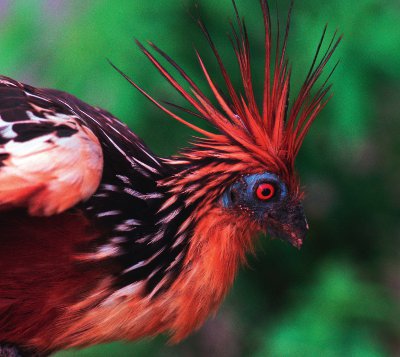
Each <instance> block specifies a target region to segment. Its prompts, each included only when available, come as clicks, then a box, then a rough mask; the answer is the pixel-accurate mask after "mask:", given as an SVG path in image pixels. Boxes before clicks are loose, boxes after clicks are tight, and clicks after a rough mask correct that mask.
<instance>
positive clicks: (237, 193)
mask: <svg viewBox="0 0 400 357" xmlns="http://www.w3.org/2000/svg"><path fill="white" fill-rule="evenodd" d="M265 182H266V183H272V184H273V185H274V186H275V187H276V192H275V195H274V197H272V198H271V199H270V200H267V201H262V200H260V199H258V198H257V196H256V195H255V191H256V189H257V187H258V186H259V185H260V184H262V183H265ZM287 195H288V190H287V187H286V185H285V184H284V183H283V182H282V181H281V180H280V178H279V177H278V176H277V175H275V174H273V173H269V172H264V173H259V174H252V175H245V176H242V177H241V178H240V179H238V181H236V182H235V183H234V184H232V186H231V187H229V188H228V189H227V190H226V191H225V192H224V194H223V195H222V200H221V201H222V205H223V207H225V208H228V209H229V208H235V207H237V208H242V209H243V208H244V209H247V210H249V211H251V212H252V213H253V214H254V215H255V216H256V217H257V218H259V219H262V218H263V217H264V216H265V214H266V213H267V212H268V211H269V210H271V209H273V208H274V207H276V206H277V205H280V204H281V203H282V201H284V200H285V198H286V197H287Z"/></svg>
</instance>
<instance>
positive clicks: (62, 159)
mask: <svg viewBox="0 0 400 357" xmlns="http://www.w3.org/2000/svg"><path fill="white" fill-rule="evenodd" d="M259 3H260V14H261V15H262V21H263V24H264V28H265V39H264V43H263V45H264V49H265V58H264V61H265V67H264V71H263V73H260V74H257V75H258V78H263V88H262V93H261V95H260V96H259V97H258V96H257V95H256V93H255V92H256V91H255V88H254V84H253V80H252V76H253V73H252V67H251V56H250V42H249V37H248V33H247V30H246V25H245V21H244V19H243V18H241V16H240V13H239V11H238V9H237V6H236V4H235V2H234V1H233V10H234V18H235V21H234V22H233V23H231V25H232V34H231V41H232V46H233V50H234V58H235V60H236V61H237V62H238V68H239V72H240V76H241V81H242V89H241V90H239V89H237V86H235V85H234V81H233V80H232V77H231V75H230V74H229V73H228V70H227V69H226V65H225V61H224V60H223V59H222V57H221V55H220V54H219V52H218V49H217V46H216V45H215V43H214V42H213V40H212V37H211V35H210V33H209V32H208V30H207V28H206V26H205V25H204V23H203V22H202V21H200V20H198V25H199V26H200V29H201V31H202V32H203V33H204V35H205V38H206V40H207V42H208V44H209V47H210V51H211V52H212V53H213V56H214V58H215V62H216V65H217V68H218V73H219V74H220V75H221V79H222V81H223V83H224V85H225V87H224V89H221V88H220V87H219V85H218V84H217V80H216V79H215V78H214V76H213V75H211V74H210V73H211V72H210V71H209V69H208V65H206V64H205V61H204V60H203V57H202V56H201V55H200V54H199V53H198V52H197V51H196V56H197V60H198V64H199V67H200V69H201V72H202V74H203V80H204V82H203V84H204V83H205V84H206V85H207V86H208V89H209V91H210V95H206V94H205V93H204V92H203V91H202V90H201V89H200V87H199V86H198V84H197V83H195V81H194V80H193V79H192V78H191V77H190V76H189V75H188V74H187V73H186V72H185V71H184V69H183V68H181V67H180V66H179V65H178V64H177V63H176V62H175V61H174V60H173V59H172V58H171V57H170V56H169V55H167V54H166V53H165V52H164V51H163V50H161V49H160V48H159V47H158V46H156V45H155V44H153V43H152V42H148V43H147V44H145V45H144V44H142V43H141V42H139V41H137V44H138V46H139V49H140V50H141V52H143V53H144V55H145V57H147V59H148V60H149V61H150V62H151V63H152V64H153V65H154V66H155V68H156V69H157V70H158V71H159V72H160V74H161V75H162V77H164V79H165V80H166V81H167V82H168V83H169V84H170V85H171V87H172V89H173V90H174V91H176V92H178V93H179V95H181V96H182V97H183V98H184V100H185V101H186V102H187V104H188V106H189V108H190V109H188V108H186V107H181V106H178V105H176V104H171V103H164V102H162V101H159V100H157V99H155V98H153V97H152V96H151V95H150V94H149V93H148V92H147V91H145V90H144V89H143V88H141V87H140V86H139V85H138V84H137V83H136V82H134V81H133V80H132V79H131V78H130V77H128V75H126V74H125V73H124V72H122V71H121V70H120V69H119V68H117V67H116V66H115V65H114V64H112V63H111V65H112V66H113V67H114V68H115V69H116V71H118V72H119V73H120V74H121V75H122V76H123V77H124V78H125V79H126V80H128V82H129V83H131V84H132V85H133V86H134V87H135V88H136V89H137V90H138V91H139V92H140V93H141V94H143V95H144V96H145V97H146V98H147V99H148V100H150V101H151V102H152V103H153V104H154V105H156V106H157V107H158V108H159V109H161V110H162V111H163V112H164V113H165V114H166V115H167V116H168V117H171V118H173V119H175V120H177V121H178V122H180V123H182V124H184V125H186V126H187V127H189V128H191V129H192V130H193V131H194V132H196V135H197V136H195V137H194V138H193V140H192V142H191V143H190V145H188V147H187V148H185V149H182V150H180V151H179V152H178V153H177V154H175V155H173V156H171V157H167V158H162V157H159V156H157V155H155V154H154V153H153V152H152V151H151V149H150V148H149V147H148V146H147V145H146V144H145V143H144V142H143V141H142V140H141V139H140V138H139V137H138V136H137V135H136V134H134V133H133V132H132V131H131V130H130V129H129V128H128V126H127V125H126V124H124V123H123V122H121V121H120V120H118V119H117V118H116V117H114V116H113V115H112V114H110V113H109V112H107V111H106V110H103V109H101V108H98V107H95V106H91V105H89V104H87V103H85V102H83V101H81V100H80V99H78V98H76V97H75V96H73V95H71V94H68V93H65V92H62V91H59V90H56V89H46V88H37V87H33V86H31V85H28V84H24V83H21V82H19V81H17V80H14V79H11V78H9V77H6V76H1V77H0V227H1V238H0V246H1V249H0V356H3V357H4V356H13V357H17V356H20V357H22V356H30V357H33V356H38V357H43V356H48V355H50V354H52V353H54V352H56V351H59V350H63V349H68V348H83V347H86V346H90V345H94V344H99V343H105V342H110V341H115V340H127V341H133V340H138V339H141V338H144V337H147V336H155V335H158V334H163V333H166V334H168V335H169V336H170V340H171V341H172V342H173V343H177V342H179V341H181V340H182V339H184V338H185V337H187V336H188V335H189V334H190V333H191V332H192V331H194V330H196V329H198V328H199V327H200V326H201V325H202V324H203V322H204V321H205V320H206V319H207V317H208V316H209V315H210V314H212V313H215V312H216V310H217V308H218V307H219V305H220V304H221V302H222V301H223V299H224V297H225V296H226V294H227V292H228V291H229V288H230V287H231V286H232V284H233V282H234V279H235V276H236V274H237V271H238V269H239V267H240V266H241V265H243V264H245V262H246V256H247V255H248V254H251V253H253V252H254V244H255V242H256V241H257V240H258V238H257V237H259V236H260V234H266V235H268V236H271V237H275V238H279V239H281V240H283V241H286V242H289V243H290V244H291V245H293V246H294V247H297V248H300V247H301V245H302V243H303V240H304V238H305V236H306V234H307V231H308V230H309V226H308V223H307V220H306V216H305V213H304V209H303V204H302V202H303V199H304V192H303V189H302V188H301V186H300V182H299V177H298V175H297V173H296V170H295V158H296V156H297V154H298V152H299V150H300V148H301V146H302V143H303V140H304V138H305V136H306V134H307V132H308V129H309V128H310V126H311V124H312V123H313V121H314V120H315V118H316V117H317V116H318V114H319V113H320V111H321V110H322V109H323V107H324V106H325V105H326V104H327V102H328V101H329V99H330V97H331V95H330V89H331V85H330V84H329V83H328V82H329V79H330V77H331V74H332V72H333V70H334V68H335V67H336V66H333V69H332V70H331V71H330V72H329V73H328V74H327V75H325V71H324V69H326V67H327V63H328V62H330V60H331V57H332V55H333V53H334V52H335V50H336V48H337V46H338V45H339V42H340V40H341V36H338V35H337V32H335V34H334V35H333V37H332V39H331V40H330V41H329V42H328V45H327V46H325V47H327V48H326V49H325V50H322V48H323V45H324V44H325V43H326V32H327V28H326V27H325V29H324V30H323V33H322V36H321V39H320V41H319V43H318V46H317V49H316V52H315V55H314V57H313V60H312V63H311V66H310V68H309V70H308V73H307V75H306V78H305V80H304V83H303V84H302V86H301V88H300V90H299V93H298V95H297V96H296V97H295V98H294V99H290V98H289V89H290V77H291V67H290V65H289V62H288V60H287V54H286V52H287V40H288V34H289V25H290V19H291V13H292V7H293V3H292V5H291V6H290V10H289V12H288V15H287V22H286V27H285V29H284V31H283V36H282V35H279V26H278V32H277V33H278V35H277V38H273V36H272V28H271V27H272V23H273V21H272V19H271V13H270V8H269V5H268V2H267V0H260V1H259ZM260 17H261V16H260ZM279 37H281V39H280V38H279ZM161 59H163V60H164V61H165V65H163V64H162V61H161ZM167 66H170V67H171V69H174V70H175V71H176V75H172V74H171V71H170V70H168V69H167ZM323 73H324V77H326V79H325V80H324V81H323V83H322V84H318V85H317V84H316V82H317V81H318V80H319V79H320V78H321V77H322V74H323ZM183 83H184V84H183ZM185 86H186V87H188V88H189V89H185ZM315 87H317V89H316V90H315V91H314V88H315ZM224 91H225V92H224ZM314 92H315V93H314ZM178 113H182V114H178ZM194 118H196V120H197V121H198V120H202V121H203V122H207V123H208V124H209V125H211V127H212V129H210V130H206V129H204V128H203V126H198V125H196V124H195V123H194V121H193V119H194Z"/></svg>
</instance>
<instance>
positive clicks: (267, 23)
mask: <svg viewBox="0 0 400 357" xmlns="http://www.w3.org/2000/svg"><path fill="white" fill-rule="evenodd" d="M260 3H261V8H262V14H263V21H264V27H265V43H264V46H265V69H264V89H263V90H264V93H263V97H262V107H261V108H259V107H258V106H257V104H256V99H255V95H254V89H253V82H252V72H251V61H250V50H249V48H250V47H249V40H248V35H247V31H246V27H245V23H244V20H243V19H240V16H239V13H238V10H237V7H236V4H235V2H234V1H233V6H234V10H235V15H236V27H235V26H233V25H232V24H231V26H232V34H233V36H232V38H231V41H232V44H233V48H234V51H235V55H236V58H237V61H238V64H239V69H240V73H241V78H242V82H243V88H244V96H243V95H242V94H241V93H238V91H237V90H235V88H234V86H233V83H232V81H231V78H230V76H229V74H228V73H227V70H226V68H225V66H224V63H223V61H222V59H221V57H220V55H219V53H218V51H217V49H216V46H215V45H214V43H213V41H212V39H211V37H210V35H209V33H208V31H207V29H206V27H205V26H204V24H203V23H202V22H201V21H199V26H200V28H201V29H202V31H203V33H204V35H205V37H206V39H207V41H208V43H209V45H210V47H211V49H212V51H213V53H214V56H215V58H216V60H217V62H218V65H219V69H220V71H221V74H222V76H223V79H224V82H225V85H226V88H227V91H228V95H229V102H230V103H228V100H227V99H225V98H224V96H223V94H222V92H221V91H220V90H219V89H218V88H217V86H216V85H215V83H214V81H213V79H212V78H211V76H210V74H209V72H208V70H207V68H206V66H205V64H204V62H203V60H202V58H201V56H200V54H199V53H198V52H197V51H196V54H197V58H198V60H199V63H200V67H201V69H202V71H203V73H204V76H205V78H206V81H207V83H208V85H209V87H210V89H211V91H212V93H213V95H214V97H215V99H216V101H217V102H218V106H219V107H217V106H215V105H214V104H212V102H211V101H210V99H209V98H207V97H206V96H205V95H204V93H203V92H202V91H201V90H200V89H199V87H198V86H197V85H196V84H195V83H194V81H193V80H192V79H191V78H190V77H189V76H188V75H187V74H186V73H185V72H184V70H183V69H182V68H181V67H180V66H178V65H177V63H176V62H175V61H174V60H172V59H171V58H170V57H169V56H168V55H167V54H166V53H164V52H163V51H162V50H161V49H159V48H158V47H157V46H156V45H154V44H153V43H151V42H149V45H150V47H152V48H153V50H154V51H155V52H157V53H158V54H159V55H160V56H162V57H163V58H164V59H165V60H166V61H167V62H169V63H170V64H171V65H172V66H173V67H174V68H175V69H176V70H177V71H178V73H179V74H180V75H181V77H182V78H183V80H185V81H186V82H187V83H188V84H189V86H190V91H191V93H190V92H189V91H187V90H185V89H184V88H183V87H182V85H181V84H179V82H178V81H177V80H176V79H175V78H174V77H173V76H172V75H171V74H170V73H169V72H168V71H167V70H166V68H165V67H164V66H163V65H161V63H160V62H159V61H158V60H157V59H156V58H155V56H154V55H153V54H152V53H150V52H149V50H147V49H146V48H145V47H144V46H143V45H142V44H141V43H140V42H138V41H136V42H137V44H138V46H139V48H140V49H141V50H142V52H143V53H144V54H145V55H146V56H147V57H148V59H149V60H150V61H151V62H152V63H153V65H154V66H155V67H156V68H157V69H158V71H159V72H160V73H161V74H162V75H163V76H164V77H165V78H166V79H167V80H168V81H169V83H170V84H171V85H172V86H173V87H174V88H175V89H176V90H177V91H178V92H179V93H180V94H181V95H182V96H183V97H184V98H185V100H187V102H189V104H190V105H191V106H192V107H193V108H194V109H195V111H191V110H188V109H184V108H180V107H178V106H175V105H173V106H174V107H177V108H179V109H182V110H184V111H185V112H186V113H189V114H191V115H195V116H198V117H201V118H203V119H205V120H206V121H208V122H209V123H211V124H212V125H213V126H214V127H216V128H217V129H218V131H219V132H220V134H214V133H211V132H209V131H206V130H204V129H202V128H200V127H198V126H196V125H194V124H193V123H191V122H190V121H187V120H185V119H183V118H182V117H181V116H178V115H177V114H175V113H174V112H172V111H171V110H169V109H168V108H167V107H166V106H164V105H163V104H161V103H160V102H158V101H157V100H155V99H154V98H153V97H151V96H150V95H149V94H148V93H147V92H145V91H144V90H143V89H142V88H140V87H139V86H138V85H137V84H136V83H134V82H133V81H132V80H131V79H130V78H129V77H128V76H126V75H125V74H124V73H123V72H121V71H120V70H119V69H118V68H116V67H115V66H113V67H114V68H115V69H116V70H117V71H118V72H119V73H121V74H122V75H123V76H124V77H125V78H126V79H127V80H128V81H129V82H130V83H131V84H132V85H133V86H135V87H136V88H137V89H138V90H139V91H140V92H141V93H142V94H143V95H145V96H146V97H147V98H148V99H149V100H151V101H152V102H153V103H154V104H155V105H156V106H157V107H159V108H160V109H162V110H163V111H164V112H165V113H167V114H168V115H169V116H171V117H173V118H174V119H176V120H178V121H180V122H181V123H183V124H185V125H187V126H188V127H190V128H192V129H193V130H195V131H197V132H198V133H200V134H202V135H204V136H205V137H206V138H204V139H200V140H198V141H197V142H196V143H195V148H196V149H194V150H189V151H188V152H186V153H185V156H186V157H190V159H192V160H193V159H195V158H196V157H197V158H199V159H200V158H201V157H202V158H204V157H206V156H207V157H210V156H211V157H218V158H224V159H226V160H228V159H235V160H237V161H242V162H243V164H244V165H242V166H240V170H246V166H247V170H249V169H251V170H253V171H254V168H255V167H256V168H257V167H263V168H264V169H268V170H271V171H273V172H276V173H280V174H281V176H282V179H283V180H285V181H286V182H288V183H289V184H291V183H292V181H293V177H294V175H293V171H294V160H295V158H296V155H297V153H298V151H299V149H300V147H301V144H302V142H303V140H304V137H305V135H306V133H307V131H308V129H309V128H310V125H311V124H312V122H313V121H314V119H315V118H316V116H317V115H318V113H319V112H320V111H321V110H322V108H323V107H324V106H325V105H326V103H327V101H328V100H329V98H330V97H328V92H329V90H330V85H328V84H327V81H328V79H329V78H330V76H331V74H332V72H333V70H334V69H335V67H336V66H335V67H334V68H333V70H332V72H331V73H330V74H329V75H328V76H327V79H326V80H325V82H324V83H323V84H322V85H321V86H320V87H319V89H318V90H317V91H316V93H315V94H313V95H312V94H311V90H312V88H313V87H314V85H315V83H316V82H317V80H318V79H319V78H320V76H321V74H322V72H323V69H324V67H325V66H326V64H327V62H328V61H329V59H330V58H331V56H332V54H333V52H334V51H335V49H336V47H337V46H338V44H339V42H340V40H341V36H340V37H337V34H336V32H335V34H334V36H333V38H332V40H331V41H330V43H329V45H328V47H327V49H326V51H325V53H324V54H323V55H322V56H321V55H320V52H321V47H322V45H323V43H324V40H325V35H326V26H325V29H324V31H323V33H322V36H321V39H320V42H319V44H318V46H317V50H316V53H315V55H314V59H313V61H312V64H311V67H310V69H309V72H308V74H307V77H306V79H305V81H304V83H303V85H302V87H301V88H300V92H299V94H298V96H297V98H296V99H295V100H294V102H293V104H292V105H291V107H290V108H288V102H289V88H290V76H291V70H290V68H289V65H288V61H287V59H286V47H287V39H288V34H289V25H290V17H291V11H292V6H293V2H292V4H291V6H290V10H289V13H288V17H287V24H286V29H285V34H284V38H283V43H282V45H280V39H279V36H280V35H279V22H278V32H277V33H278V35H277V39H276V43H275V50H274V51H275V60H274V61H272V51H273V46H274V43H273V41H272V38H271V17H270V11H269V7H268V3H267V1H266V0H260ZM319 57H321V58H320V59H318V58H319ZM272 62H274V63H272ZM227 166H228V165H227ZM226 169H228V170H229V168H226ZM237 169H238V167H237V165H236V170H237Z"/></svg>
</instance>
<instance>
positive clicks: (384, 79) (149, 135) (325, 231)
mask: <svg viewBox="0 0 400 357" xmlns="http://www.w3.org/2000/svg"><path fill="white" fill-rule="evenodd" d="M237 2H238V7H239V9H240V10H241V13H242V15H244V17H245V19H246V20H247V25H248V30H249V35H250V38H251V44H252V56H253V66H254V73H259V75H255V82H256V87H257V88H260V86H261V73H262V65H263V59H262V58H263V57H262V40H263V30H262V18H261V13H260V7H259V4H258V1H256V0H242V1H239V0H238V1H237ZM272 3H273V6H271V7H272V8H273V9H272V12H273V13H274V14H275V13H276V9H275V1H273V2H272ZM288 5H289V1H286V0H285V1H279V4H278V7H279V16H280V18H281V20H282V21H283V19H284V17H285V12H286V11H287V8H288ZM198 16H201V17H202V18H203V19H204V21H205V22H206V24H207V26H208V28H209V30H210V32H211V33H212V35H213V37H214V38H215V41H216V43H217V45H218V47H219V48H220V51H221V54H222V56H223V57H224V58H225V59H226V61H227V62H228V63H229V64H228V65H227V66H228V68H229V69H230V70H231V72H232V73H235V72H236V73H237V68H236V63H235V62H234V60H233V57H232V50H231V49H230V45H229V41H228V39H227V32H228V31H229V23H228V20H229V18H232V17H233V13H232V6H231V3H230V1H229V0H220V1H216V0H196V1H194V0H169V1H165V0H164V1H162V0H155V1H149V2H147V1H146V2H145V1H141V0H130V1H129V0H126V1H124V0H119V1H110V0H109V1H107V0H97V1H89V0H86V1H81V0H47V1H44V0H43V1H38V0H37V1H26V0H19V1H4V0H1V1H0V17H1V22H0V24H1V25H0V29H1V30H0V68H1V72H2V73H3V74H5V75H8V76H11V77H14V78H16V79H18V80H21V81H25V82H27V83H30V84H32V85H35V86H41V87H53V88H58V89H62V90H65V91H68V92H71V93H73V94H75V95H77V96H78V97H80V98H81V99H83V100H85V101H87V102H89V103H91V104H95V105H98V106H102V107H104V108H106V109H108V110H109V111H111V112H112V113H114V114H115V115H116V116H118V117H119V118H120V119H121V120H123V121H125V122H127V123H128V124H129V125H130V126H131V128H132V129H133V130H134V131H135V132H137V133H138V134H139V135H140V136H141V137H142V138H143V139H144V140H145V141H146V142H147V143H148V144H149V146H150V147H152V148H153V149H154V150H155V152H156V153H158V154H160V155H170V154H172V153H175V152H176V151H177V150H178V149H179V148H182V147H184V146H185V145H186V143H187V141H188V140H189V139H190V136H191V134H192V133H191V131H190V130H188V129H187V128H185V127H183V126H182V125H179V124H178V123H176V122H175V121H173V120H171V119H169V118H166V115H164V114H163V113H161V112H160V111H159V110H157V109H156V108H154V106H152V105H151V104H150V103H149V102H147V101H146V100H145V99H144V98H143V97H141V96H140V95H139V94H138V93H137V92H136V91H135V90H134V89H133V88H131V87H130V86H129V84H128V83H127V82H126V81H125V80H123V79H122V78H121V77H120V76H119V75H118V74H117V73H116V72H115V71H114V70H113V69H112V68H111V67H110V65H109V64H108V63H107V61H106V58H110V59H111V60H112V61H113V62H114V63H115V64H116V65H117V66H119V67H120V68H121V69H123V70H124V71H126V73H128V74H129V75H130V76H132V77H133V78H134V79H135V80H136V81H137V82H139V83H140V84H141V85H142V86H143V87H144V88H146V89H147V90H149V91H150V92H151V93H152V94H154V95H155V97H157V98H160V99H163V100H167V101H173V102H175V103H180V104H182V101H181V98H180V97H179V95H177V93H175V92H174V91H173V90H171V88H170V87H169V86H168V85H167V84H166V83H165V81H164V80H163V79H162V78H161V77H160V76H159V75H158V73H157V72H156V71H155V70H154V68H152V66H151V65H150V64H149V63H148V61H147V60H146V59H145V58H144V56H143V55H142V54H141V53H140V51H139V50H138V49H137V48H136V46H135V45H134V42H133V39H134V38H138V39H140V40H142V41H145V40H152V41H154V42H155V43H156V44H158V45H159V46H160V47H161V48H163V49H164V50H165V51H166V52H167V53H169V54H171V55H172V57H173V58H174V59H175V60H177V62H178V63H180V64H181V65H182V66H183V68H184V69H185V70H186V71H187V72H188V73H190V74H191V75H192V76H193V78H194V79H195V80H197V81H204V79H203V78H202V76H201V72H200V69H199V66H198V64H197V61H196V59H195V55H194V50H193V47H194V46H195V47H196V48H198V49H199V50H200V52H201V53H202V54H203V55H204V57H205V58H206V59H210V60H211V62H209V66H208V67H209V69H210V71H211V72H212V68H214V70H216V66H215V62H214V61H212V59H211V56H210V51H209V49H208V48H207V44H206V41H205V40H204V38H202V36H201V34H200V31H199V30H198V28H197V27H196V25H195V23H194V20H193V19H195V18H197V17H198ZM399 19H400V3H399V1H398V0H360V1H357V2H352V1H348V0H336V1H330V2H326V1H318V0H302V1H297V3H296V4H295V10H294V14H293V22H292V28H291V35H290V45H289V56H290V59H291V63H292V65H293V90H292V94H293V95H294V94H295V91H296V88H298V86H299V84H300V83H301V81H302V80H303V79H304V77H305V75H306V71H307V68H308V66H309V64H310V61H311V59H312V56H313V53H314V50H315V48H316V45H317V41H318V38H319V36H320V34H321V31H322V28H323V26H324V25H325V23H329V31H328V33H329V34H332V33H333V32H334V30H335V29H336V28H338V29H339V32H341V33H343V34H344V40H343V42H342V44H341V46H340V48H339V50H338V51H337V53H336V59H340V65H339V67H338V69H337V71H336V72H335V74H334V76H333V78H332V82H333V83H334V87H333V91H334V97H333V99H332V100H331V102H330V103H329V105H328V106H327V107H326V109H325V110H324V111H323V113H322V114H321V115H320V117H319V118H318V120H317V122H316V123H315V125H314V127H313V128H312V129H311V131H310V134H309V136H308V138H307V139H306V142H305V144H304V146H303V148H302V150H301V153H300V155H299V158H298V161H297V167H298V170H299V173H300V175H301V179H302V184H303V185H304V186H305V188H306V191H307V197H306V199H305V206H306V211H307V214H308V218H309V222H310V226H311V230H310V234H309V238H308V239H307V241H306V242H305V244H304V247H303V248H302V250H301V251H297V250H295V249H293V248H291V247H290V246H288V245H286V244H283V243H282V242H280V241H276V240H273V241H271V240H270V239H269V238H265V237H263V238H262V239H261V240H260V244H259V247H258V254H257V257H256V258H254V257H250V258H249V265H250V268H248V269H243V270H242V271H241V272H240V274H239V276H238V278H237V281H236V283H235V286H234V288H233V290H232V291H231V292H230V294H229V296H228V297H227V299H226V301H225V303H224V304H223V306H222V308H221V309H220V311H219V312H218V314H217V316H216V317H215V318H213V319H210V320H209V321H208V322H207V323H206V324H205V326H204V327H203V328H202V329H201V330H200V331H198V332H197V333H195V334H193V335H192V336H191V337H189V338H188V339H187V340H185V341H184V342H183V343H181V344H179V345H177V346H166V345H165V342H166V338H165V337H162V336H161V337H158V338H156V339H154V340H149V341H141V342H138V343H128V344H125V343H114V344H110V345H104V346H96V347H92V348H89V349H85V350H81V351H68V352H61V353H59V354H57V355H56V356H57V357H70V356H82V357H89V356H163V357H168V356H185V357H186V356H190V357H191V356H193V357H194V356H221V357H238V356H255V357H262V356H274V357H275V356H400V314H399V310H400V306H399V299H400V274H399V273H400V259H399V258H400V241H399V236H400V222H399V213H400V184H399V182H400V165H399V163H400V118H399V113H400V26H399ZM214 73H215V74H214V75H215V76H217V77H218V75H217V71H214ZM233 77H234V80H235V83H239V78H238V76H237V74H236V75H233ZM203 87H204V88H206V86H205V85H204V86H203ZM260 95H261V94H260Z"/></svg>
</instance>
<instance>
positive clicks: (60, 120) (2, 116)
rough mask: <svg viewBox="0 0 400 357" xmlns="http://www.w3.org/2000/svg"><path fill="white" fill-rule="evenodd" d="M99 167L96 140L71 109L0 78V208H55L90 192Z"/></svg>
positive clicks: (38, 211) (43, 211)
mask: <svg viewBox="0 0 400 357" xmlns="http://www.w3.org/2000/svg"><path fill="white" fill-rule="evenodd" d="M102 170H103V152H102V148H101V145H100V143H99V140H98V139H97V137H96V136H95V135H94V134H93V132H92V131H91V130H90V129H89V128H88V127H87V126H86V125H85V124H84V123H83V122H82V121H81V120H80V118H79V117H78V116H77V115H76V114H75V113H74V112H73V111H70V110H68V107H65V106H62V105H60V104H59V103H57V102H56V101H55V100H53V98H52V96H46V92H45V91H43V90H40V89H36V88H33V87H30V86H28V85H24V84H22V83H19V82H17V81H14V80H12V79H9V78H6V77H0V209H3V210H4V209H8V208H13V207H24V208H27V209H28V211H29V213H30V214H31V215H36V216H49V215H53V214H57V213H60V212H62V211H64V210H66V209H68V208H70V207H72V206H74V205H75V204H77V203H78V202H80V201H82V200H85V199H87V198H88V197H90V196H91V195H92V194H93V193H94V192H95V190H96V189H97V187H98V185H99V183H100V179H101V176H102Z"/></svg>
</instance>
